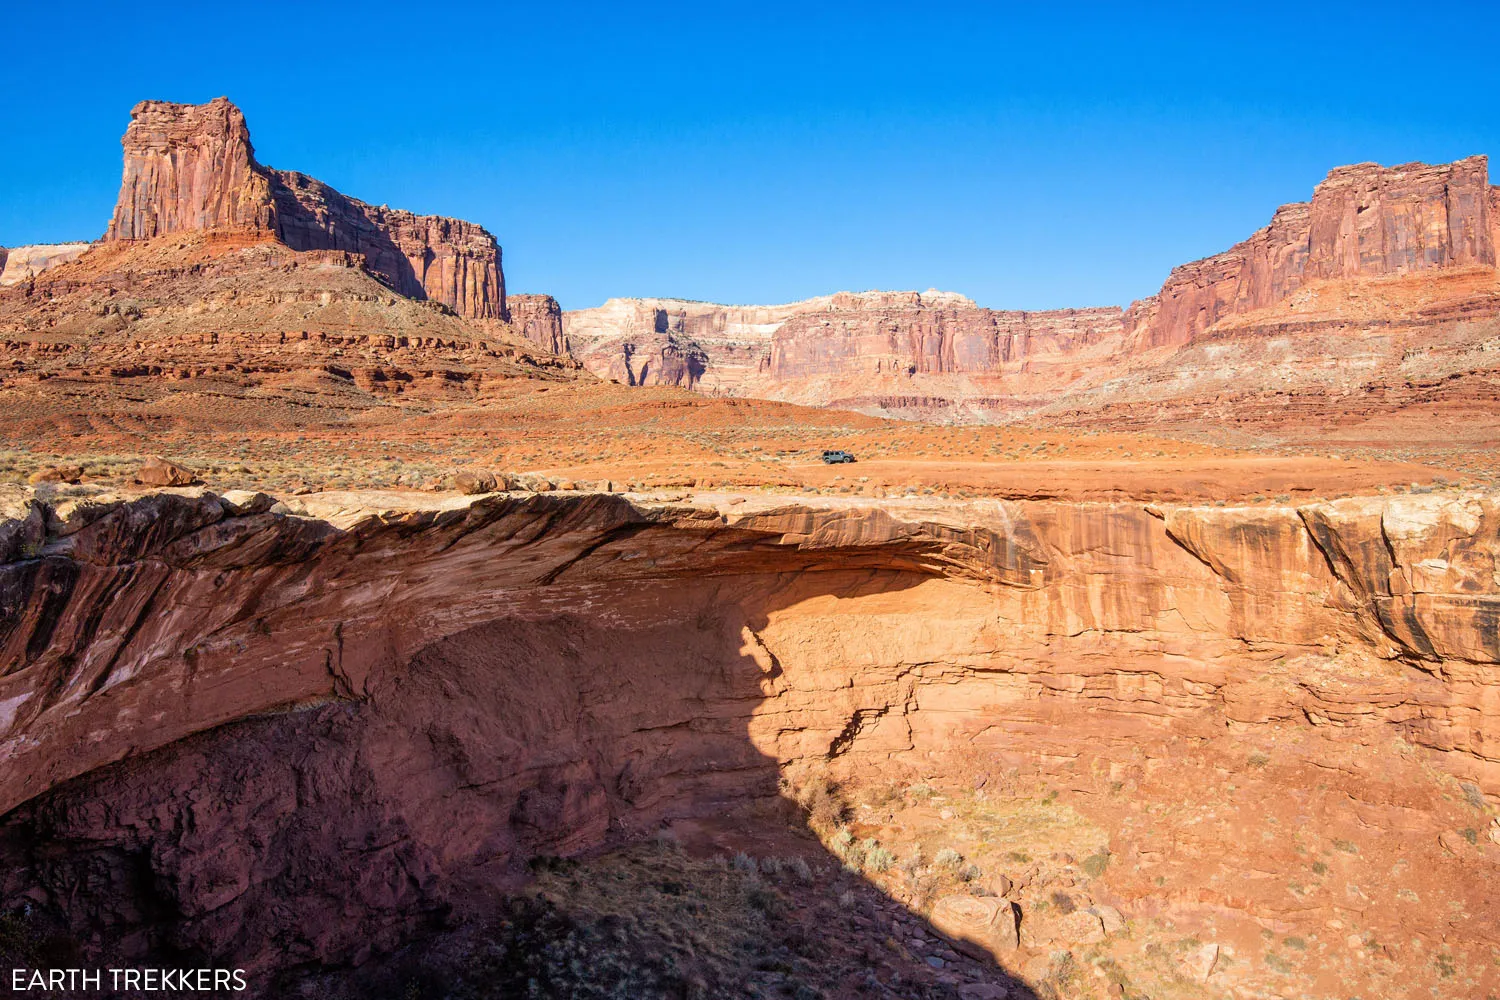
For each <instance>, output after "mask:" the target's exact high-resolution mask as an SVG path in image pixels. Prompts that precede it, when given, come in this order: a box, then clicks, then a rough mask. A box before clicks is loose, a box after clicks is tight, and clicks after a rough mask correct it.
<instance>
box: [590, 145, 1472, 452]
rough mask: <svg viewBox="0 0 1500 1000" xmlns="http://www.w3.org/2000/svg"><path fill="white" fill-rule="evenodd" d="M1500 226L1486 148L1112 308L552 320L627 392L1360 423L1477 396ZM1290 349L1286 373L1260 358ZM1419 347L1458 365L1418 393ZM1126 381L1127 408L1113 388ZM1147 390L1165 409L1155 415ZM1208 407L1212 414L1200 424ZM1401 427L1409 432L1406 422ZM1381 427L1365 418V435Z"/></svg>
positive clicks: (934, 299)
mask: <svg viewBox="0 0 1500 1000" xmlns="http://www.w3.org/2000/svg"><path fill="white" fill-rule="evenodd" d="M1497 232H1500V187H1494V186H1491V185H1490V184H1489V178H1488V161H1487V159H1486V158H1485V157H1483V156H1474V157H1469V158H1467V159H1464V160H1459V161H1456V162H1454V163H1449V164H1440V165H1427V164H1420V163H1413V164H1405V165H1402V166H1398V167H1381V166H1379V165H1376V164H1357V165H1354V166H1348V167H1340V168H1337V169H1335V170H1333V171H1332V172H1331V173H1330V174H1329V175H1328V177H1327V178H1326V179H1325V180H1324V181H1323V182H1322V183H1321V184H1319V185H1318V186H1317V188H1316V189H1315V191H1314V193H1313V197H1312V199H1311V201H1309V202H1305V203H1296V204H1290V205H1285V206H1283V207H1281V208H1280V209H1278V210H1277V211H1276V212H1275V214H1274V216H1273V217H1272V219H1271V222H1270V224H1269V225H1267V226H1266V227H1265V228H1264V229H1261V230H1259V231H1258V232H1256V233H1254V234H1253V235H1252V236H1250V238H1248V239H1246V240H1245V241H1243V242H1241V243H1239V244H1236V245H1235V246H1234V247H1231V248H1230V249H1229V250H1226V251H1225V252H1223V253H1220V254H1216V255H1214V256H1212V257H1208V258H1205V259H1203V260H1199V261H1194V262H1191V263H1188V264H1184V265H1182V266H1180V267H1178V268H1176V269H1174V270H1173V271H1172V273H1171V275H1170V276H1169V277H1168V279H1167V281H1166V282H1165V284H1164V285H1163V287H1162V289H1161V290H1160V291H1159V292H1158V293H1157V294H1155V295H1151V296H1148V297H1146V298H1143V299H1140V300H1138V301H1136V302H1134V303H1132V304H1131V305H1130V306H1129V307H1128V308H1127V309H1125V310H1120V309H1116V308H1113V307H1110V308H1095V309H1060V310H1046V311H1037V312H1018V311H1002V310H993V309H987V308H982V307H980V306H977V305H976V304H975V303H974V302H972V301H970V300H969V299H966V298H964V297H963V296H961V295H955V294H952V293H942V292H932V291H929V292H924V293H916V292H865V293H839V294H836V295H828V296H821V297H819V298H815V299H808V300H804V301H801V302H793V303H787V304H784V305H774V306H724V305H716V304H713V303H704V302H689V301H684V300H676V299H611V300H609V301H608V302H607V303H605V304H604V305H603V306H600V307H598V308H595V309H585V310H576V311H570V312H568V313H566V314H565V315H564V318H563V323H564V327H565V328H566V329H567V331H568V333H569V337H568V342H569V347H570V350H571V352H572V353H573V354H574V355H575V356H576V357H577V358H579V359H580V360H581V361H582V363H583V364H584V365H585V367H587V368H588V369H589V370H590V371H592V372H594V373H595V374H597V375H600V376H602V377H606V378H613V379H615V380H617V381H619V382H621V383H624V384H628V385H657V384H670V385H680V386H684V387H687V388H692V389H696V390H698V391H700V392H704V393H708V394H714V395H731V396H755V397H761V398H768V399H777V400H783V401H787V402H795V403H802V404H806V405H814V406H831V407H836V408H840V409H850V410H856V411H858V412H862V413H868V414H871V415H878V416H894V417H901V418H906V419H919V420H931V421H939V422H1005V421H1017V420H1027V421H1032V420H1047V421H1057V420H1065V421H1068V422H1084V423H1090V424H1091V425H1095V426H1097V425H1099V424H1100V423H1101V422H1108V421H1110V420H1112V419H1115V418H1116V417H1120V418H1123V419H1125V420H1126V421H1127V422H1128V423H1129V425H1130V426H1139V425H1140V422H1141V421H1142V420H1145V421H1146V422H1148V423H1158V424H1163V428H1162V429H1163V431H1164V432H1166V433H1177V432H1178V431H1179V430H1181V429H1183V428H1185V429H1186V430H1187V431H1188V432H1189V433H1193V434H1195V435H1196V434H1201V433H1203V432H1204V428H1205V426H1212V427H1216V428H1217V427H1233V426H1236V425H1241V424H1243V425H1246V426H1247V427H1248V426H1252V425H1258V424H1262V423H1264V421H1265V415H1266V414H1267V413H1268V412H1271V408H1272V407H1273V404H1280V405H1284V404H1285V403H1286V399H1287V396H1288V395H1289V394H1290V395H1293V396H1296V397H1297V403H1298V405H1299V406H1301V407H1303V408H1304V409H1310V410H1315V411H1316V421H1315V423H1317V424H1319V425H1331V426H1337V425H1340V424H1342V425H1345V426H1353V425H1355V424H1362V423H1365V422H1366V414H1365V413H1364V410H1363V408H1364V405H1365V403H1366V402H1369V401H1374V402H1376V403H1378V404H1380V405H1381V406H1383V407H1384V408H1385V409H1387V410H1393V411H1394V410H1399V409H1401V408H1402V407H1403V406H1404V405H1405V404H1401V405H1397V402H1396V399H1397V396H1400V397H1403V398H1407V399H1410V400H1415V399H1417V398H1420V397H1422V396H1424V394H1426V393H1427V392H1428V389H1430V387H1431V386H1434V385H1440V384H1445V383H1444V380H1445V379H1447V378H1448V377H1449V376H1453V377H1456V378H1457V379H1458V380H1460V381H1461V382H1462V383H1463V385H1462V386H1461V387H1460V386H1456V385H1455V386H1449V388H1448V389H1445V390H1444V392H1448V391H1450V390H1458V391H1459V394H1460V395H1462V396H1463V397H1464V398H1465V399H1470V398H1473V397H1474V396H1476V395H1479V394H1483V393H1485V392H1487V391H1488V390H1487V388H1486V386H1487V384H1488V379H1489V378H1490V376H1489V375H1487V374H1484V372H1485V371H1486V370H1488V369H1490V368H1492V367H1493V357H1492V352H1485V351H1484V349H1483V348H1482V344H1483V342H1484V341H1485V339H1486V338H1487V337H1488V336H1490V334H1488V333H1486V332H1485V329H1483V328H1482V327H1481V326H1476V325H1474V323H1473V321H1475V320H1479V321H1491V320H1493V319H1494V318H1495V317H1496V316H1497V314H1500V309H1497V302H1500V298H1497V294H1496V293H1497V290H1500V285H1497V283H1496V276H1497V271H1496V269H1495V264H1496V247H1497V245H1500V237H1497V235H1496V233H1497ZM1372 282H1374V283H1376V285H1378V286H1379V287H1375V286H1373V285H1371V284H1370V283H1372ZM1403 282H1404V284H1403ZM1345 298H1346V299H1347V301H1339V302H1336V300H1343V299H1345ZM1372 303H1378V304H1379V308H1370V304H1372ZM1210 330H1212V331H1213V339H1214V340H1215V342H1216V346H1220V347H1222V346H1224V345H1225V344H1230V345H1231V346H1229V347H1225V349H1226V350H1233V351H1235V352H1236V353H1239V354H1245V355H1251V356H1256V359H1255V360H1253V361H1252V362H1250V363H1248V364H1246V365H1245V366H1243V367H1242V368H1238V369H1236V371H1235V377H1234V378H1232V379H1229V378H1225V377H1223V376H1224V371H1222V370H1221V369H1222V368H1223V366H1222V365H1218V364H1215V362H1214V359H1212V358H1208V357H1205V356H1202V352H1197V353H1194V352H1188V353H1182V349H1184V348H1187V347H1189V346H1190V345H1194V344H1196V343H1199V342H1201V341H1204V339H1205V334H1206V333H1208V332H1209V331H1210ZM1288 334H1294V335H1295V336H1292V338H1291V339H1290V340H1288V337H1287V335H1288ZM1460 341H1462V342H1463V343H1460ZM1286 345H1290V350H1289V351H1285V352H1283V353H1289V354H1290V355H1291V357H1289V358H1287V359H1285V363H1283V362H1282V360H1281V359H1271V361H1270V363H1269V364H1265V363H1262V362H1265V361H1266V359H1265V358H1263V357H1259V356H1260V355H1263V354H1265V353H1266V352H1268V351H1274V350H1281V348H1282V347H1285V346H1286ZM1414 348H1420V349H1423V350H1430V351H1432V352H1433V354H1432V355H1431V356H1432V357H1437V356H1439V354H1441V355H1444V356H1447V357H1449V359H1450V362H1451V363H1450V364H1449V365H1448V367H1446V368H1442V369H1441V370H1437V369H1434V370H1431V371H1427V370H1424V371H1423V372H1422V373H1421V376H1420V378H1419V379H1417V380H1416V381H1413V380H1411V379H1408V378H1406V377H1404V376H1398V375H1395V374H1393V373H1394V372H1396V371H1397V370H1398V369H1400V368H1403V367H1405V366H1406V363H1407V362H1408V361H1409V360H1410V358H1411V355H1410V353H1409V351H1410V350H1411V349H1414ZM1392 378H1397V379H1398V381H1399V382H1400V385H1399V389H1398V391H1396V392H1395V393H1394V394H1393V391H1392V383H1391V379H1392ZM1304 383H1311V384H1306V385H1304ZM1121 389H1123V390H1125V391H1126V393H1127V395H1128V397H1129V398H1116V394H1117V391H1118V390H1121ZM1153 394H1154V397H1155V398H1156V399H1158V400H1159V401H1160V402H1161V403H1162V404H1163V405H1160V406H1155V407H1151V406H1149V402H1150V398H1152V396H1153ZM1116 404H1120V405H1116ZM1122 406H1125V407H1128V409H1129V411H1130V412H1129V413H1128V414H1126V412H1125V410H1124V409H1122ZM1209 408H1213V409H1216V410H1218V411H1221V412H1220V415H1219V416H1218V417H1216V418H1215V419H1214V421H1213V422H1212V424H1210V425H1205V423H1204V421H1203V411H1204V410H1205V409H1209ZM1148 411H1149V412H1148ZM1282 423H1283V424H1284V423H1285V422H1284V421H1282ZM1406 423H1407V424H1408V425H1409V426H1406V427H1403V428H1402V429H1401V430H1400V431H1399V434H1400V435H1401V436H1405V435H1409V434H1413V433H1419V432H1420V427H1419V426H1418V424H1417V423H1416V422H1413V421H1407V422H1406ZM1167 425H1170V426H1167ZM1277 433H1279V432H1277ZM1314 433H1319V432H1314ZM1391 436H1392V435H1391V433H1390V432H1389V431H1387V430H1380V429H1373V428H1372V429H1371V431H1370V432H1369V434H1368V435H1366V438H1362V439H1361V440H1366V439H1373V440H1374V441H1379V440H1384V439H1389V438H1390V437H1391ZM1251 440H1254V441H1257V442H1263V441H1264V440H1265V439H1264V438H1263V437H1256V436H1254V433H1253V432H1252V435H1251Z"/></svg>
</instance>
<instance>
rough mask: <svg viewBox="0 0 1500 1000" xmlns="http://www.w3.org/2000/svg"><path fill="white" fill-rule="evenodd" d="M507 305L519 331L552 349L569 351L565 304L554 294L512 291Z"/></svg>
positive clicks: (546, 348)
mask: <svg viewBox="0 0 1500 1000" xmlns="http://www.w3.org/2000/svg"><path fill="white" fill-rule="evenodd" d="M506 309H507V310H508V311H509V313H510V324H511V326H512V327H513V328H514V330H515V332H516V333H517V334H519V335H520V336H522V337H525V338H526V339H527V340H529V341H531V343H533V344H535V345H537V346H538V347H540V348H541V349H542V350H544V351H547V352H549V353H552V354H567V353H568V339H567V336H566V335H565V334H564V333H563V312H562V307H561V306H559V305H558V304H557V300H556V299H554V298H553V297H552V296H550V295H512V296H510V297H509V298H507V299H506Z"/></svg>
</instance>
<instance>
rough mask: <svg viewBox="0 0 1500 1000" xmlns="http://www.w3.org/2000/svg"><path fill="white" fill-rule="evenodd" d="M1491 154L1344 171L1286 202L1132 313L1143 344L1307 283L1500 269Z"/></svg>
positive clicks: (1191, 332) (1173, 337) (1178, 272)
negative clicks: (1305, 196) (1307, 196)
mask: <svg viewBox="0 0 1500 1000" xmlns="http://www.w3.org/2000/svg"><path fill="white" fill-rule="evenodd" d="M1494 190H1495V189H1493V188H1491V187H1490V185H1489V171H1488V160H1487V158H1486V157H1484V156H1471V157H1469V158H1467V159H1463V160H1458V161H1455V162H1453V163H1446V164H1439V165H1435V166H1430V165H1428V164H1425V163H1408V164H1403V165H1401V166H1397V167H1382V166H1380V165H1379V164H1375V163H1360V164H1355V165H1353V166H1348V167H1338V168H1336V169H1335V170H1333V171H1331V172H1330V173H1329V174H1328V177H1327V178H1326V179H1325V180H1324V181H1323V182H1322V183H1321V184H1319V185H1318V186H1317V187H1316V188H1315V189H1314V190H1313V197H1312V201H1311V202H1306V203H1298V204H1292V205H1283V206H1282V207H1281V208H1279V209H1277V210H1276V213H1275V215H1274V216H1272V218H1271V222H1270V224H1269V225H1268V226H1266V228H1264V229H1261V230H1258V231H1257V232H1256V233H1255V234H1253V235H1252V236H1251V237H1250V238H1249V239H1247V240H1245V241H1244V242H1241V243H1237V244H1235V245H1234V246H1233V247H1231V248H1230V249H1228V250H1226V251H1224V252H1223V253H1221V254H1216V255H1214V256H1212V257H1206V258H1204V259H1203V260H1198V261H1193V262H1192V263H1189V264H1184V265H1182V266H1181V267H1178V268H1176V269H1174V270H1173V271H1172V273H1171V275H1170V276H1169V277H1168V278H1167V281H1166V283H1165V284H1164V285H1163V286H1162V289H1161V291H1160V292H1159V293H1158V294H1157V295H1156V296H1155V300H1154V302H1151V303H1147V304H1141V305H1140V307H1139V308H1137V309H1135V310H1133V312H1134V318H1135V319H1136V320H1137V325H1135V326H1134V327H1132V330H1131V332H1132V334H1133V335H1134V339H1135V340H1136V341H1137V343H1138V344H1139V345H1140V346H1142V347H1148V348H1149V347H1158V346H1170V345H1179V344H1185V343H1188V342H1190V341H1192V340H1193V339H1195V338H1196V337H1197V336H1198V335H1200V334H1201V333H1202V332H1203V331H1204V330H1206V329H1208V328H1209V327H1210V326H1212V325H1213V324H1214V323H1216V322H1217V321H1218V320H1219V319H1221V318H1222V317H1224V316H1227V315H1231V314H1234V313H1242V312H1248V311H1250V310H1252V309H1259V308H1263V307H1266V306H1269V305H1272V304H1274V303H1276V302H1279V301H1281V300H1282V299H1284V298H1286V297H1287V296H1288V295H1290V294H1291V293H1292V292H1294V291H1296V290H1297V289H1298V288H1299V287H1301V286H1302V285H1303V284H1305V283H1307V282H1308V281H1312V280H1316V279H1328V278H1345V279H1347V278H1359V277H1377V276H1381V275H1394V274H1407V273H1411V272H1415V271H1424V270H1430V269H1435V268H1446V267H1464V266H1472V265H1478V266H1486V267H1493V266H1495V262H1496V258H1495V248H1496V240H1495V228H1494V227H1495V223H1494V221H1493V219H1492V211H1493V208H1492V205H1493V203H1494V201H1495V194H1494Z"/></svg>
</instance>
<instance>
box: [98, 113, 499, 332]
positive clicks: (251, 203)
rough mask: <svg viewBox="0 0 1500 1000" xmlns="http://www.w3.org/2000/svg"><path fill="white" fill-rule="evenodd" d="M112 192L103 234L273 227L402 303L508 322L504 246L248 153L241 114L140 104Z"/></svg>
mask: <svg viewBox="0 0 1500 1000" xmlns="http://www.w3.org/2000/svg"><path fill="white" fill-rule="evenodd" d="M122 145H123V146H124V148H125V168H124V175H123V177H122V179H121V182H120V196H119V200H118V202H117V204H116V206H115V212H114V217H113V218H112V219H111V220H110V224H109V229H108V231H107V233H106V234H105V239H106V240H148V239H152V238H154V237H158V236H163V235H166V234H169V233H176V232H184V231H192V230H219V229H228V230H248V231H251V232H264V233H269V234H274V235H275V236H276V237H277V238H278V239H280V240H282V241H283V242H285V243H286V244H287V245H288V246H290V247H292V248H293V249H294V250H339V251H345V252H348V253H352V254H358V255H360V257H361V259H362V261H363V264H364V266H365V267H366V268H367V269H368V270H369V271H370V273H372V274H374V275H375V276H377V277H378V278H380V280H381V281H382V282H384V283H385V284H386V285H387V286H389V287H390V288H392V289H394V290H395V291H397V292H400V293H401V294H402V295H405V296H407V297H409V298H417V299H432V300H434V301H437V302H442V303H443V304H445V305H447V306H450V307H452V308H453V309H454V310H456V311H457V312H458V313H459V314H460V315H462V316H465V317H468V318H472V319H505V318H506V316H507V312H506V303H505V277H504V274H503V273H502V271H501V266H500V247H499V245H498V244H497V243H496V242H495V238H494V237H493V236H492V235H490V234H489V233H488V232H486V231H485V230H484V229H483V228H482V227H480V226H477V225H475V224H473V223H471V222H464V221H462V220H459V219H449V218H445V217H443V216H436V215H415V214H413V213H411V212H407V211H402V210H399V209H391V208H387V207H386V206H384V205H380V206H375V205H368V204H365V203H364V202H362V201H359V200H358V199H355V198H350V197H348V196H347V195H343V194H340V193H339V192H338V191H335V190H334V189H333V188H331V187H329V186H328V185H326V184H324V183H322V182H321V181H318V180H315V179H313V178H311V177H308V176H306V175H305V174H301V173H297V172H295V171H283V170H272V169H270V168H269V167H264V166H262V165H261V164H260V163H258V162H257V161H256V159H255V149H254V147H253V146H252V145H251V143H250V130H249V127H248V126H247V125H246V124H245V116H244V114H243V113H242V112H241V111H240V109H239V108H237V107H235V106H234V105H233V104H231V103H230V102H229V100H228V99H227V98H223V97H220V98H216V99H215V100H213V101H210V102H209V103H208V104H172V103H169V102H166V101H142V102H141V103H140V104H138V105H136V106H135V108H134V109H132V111H131V113H130V126H129V128H127V129H126V131H125V137H124V139H123V140H122Z"/></svg>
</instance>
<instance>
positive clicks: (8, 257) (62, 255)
mask: <svg viewBox="0 0 1500 1000" xmlns="http://www.w3.org/2000/svg"><path fill="white" fill-rule="evenodd" d="M91 245H92V244H89V243H39V244H36V245H34V246H25V247H11V248H10V249H8V250H7V249H6V248H5V247H0V288H3V287H5V286H7V285H19V284H20V283H21V282H23V281H27V280H29V279H31V278H34V277H36V276H37V275H38V274H41V273H42V272H43V271H45V270H47V268H49V267H56V266H57V265H59V264H66V263H67V262H68V261H70V260H75V259H76V258H77V257H78V255H79V254H81V253H83V252H84V251H85V250H87V249H88V248H89V247H90V246H91Z"/></svg>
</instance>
